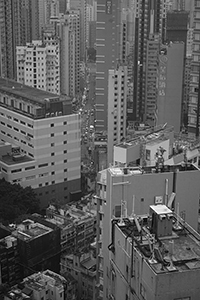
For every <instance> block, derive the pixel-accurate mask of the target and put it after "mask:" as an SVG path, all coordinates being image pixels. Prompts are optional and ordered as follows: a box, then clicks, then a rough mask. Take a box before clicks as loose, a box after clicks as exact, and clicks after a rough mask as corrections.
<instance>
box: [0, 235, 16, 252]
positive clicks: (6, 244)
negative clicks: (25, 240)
mask: <svg viewBox="0 0 200 300" xmlns="http://www.w3.org/2000/svg"><path fill="white" fill-rule="evenodd" d="M16 245H17V239H16V238H15V237H14V236H12V235H8V236H6V237H4V238H2V239H1V240H0V248H7V249H9V248H11V247H13V246H16Z"/></svg>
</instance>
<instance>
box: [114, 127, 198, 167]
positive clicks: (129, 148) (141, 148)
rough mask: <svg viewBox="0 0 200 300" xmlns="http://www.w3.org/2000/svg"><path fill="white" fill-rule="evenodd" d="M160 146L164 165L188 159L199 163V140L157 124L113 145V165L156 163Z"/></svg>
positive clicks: (151, 164)
mask: <svg viewBox="0 0 200 300" xmlns="http://www.w3.org/2000/svg"><path fill="white" fill-rule="evenodd" d="M160 147H162V148H163V149H164V150H165V151H164V153H163V158H164V164H165V165H176V164H181V163H182V162H184V161H186V160H187V161H189V162H191V163H193V164H195V165H196V166H198V164H199V150H198V149H199V147H200V143H199V140H195V139H193V140H192V139H188V138H186V137H184V136H181V135H176V134H175V133H174V128H173V127H172V126H167V125H166V124H165V125H163V126H157V127H155V128H154V129H153V130H151V129H149V130H144V131H142V132H141V134H140V135H139V134H136V135H135V137H134V138H132V139H130V140H127V141H124V142H122V143H120V144H118V145H115V146H114V159H113V163H114V165H124V166H125V165H127V166H128V165H130V166H131V165H132V166H134V165H143V166H153V165H155V164H156V153H157V150H158V149H159V148H160Z"/></svg>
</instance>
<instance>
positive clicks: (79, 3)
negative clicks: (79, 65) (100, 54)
mask: <svg viewBox="0 0 200 300" xmlns="http://www.w3.org/2000/svg"><path fill="white" fill-rule="evenodd" d="M69 3H70V4H69V6H70V10H79V11H80V57H81V60H85V58H86V18H87V17H86V16H87V2H86V0H69Z"/></svg>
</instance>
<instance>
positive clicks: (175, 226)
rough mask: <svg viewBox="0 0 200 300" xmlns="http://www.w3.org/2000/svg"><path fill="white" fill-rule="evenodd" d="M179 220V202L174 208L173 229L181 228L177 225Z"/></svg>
mask: <svg viewBox="0 0 200 300" xmlns="http://www.w3.org/2000/svg"><path fill="white" fill-rule="evenodd" d="M179 218H180V216H179V202H178V203H177V206H176V222H175V224H174V229H175V230H179V229H181V226H180V224H179Z"/></svg>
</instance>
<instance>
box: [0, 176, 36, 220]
mask: <svg viewBox="0 0 200 300" xmlns="http://www.w3.org/2000/svg"><path fill="white" fill-rule="evenodd" d="M39 211H40V209H39V199H38V198H37V196H36V194H35V192H34V190H33V189H32V188H31V187H26V188H23V187H22V186H21V185H19V184H11V183H9V182H7V181H5V179H0V221H1V222H2V223H7V222H14V221H15V220H16V219H17V218H19V217H20V216H21V215H25V214H32V213H34V212H39Z"/></svg>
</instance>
